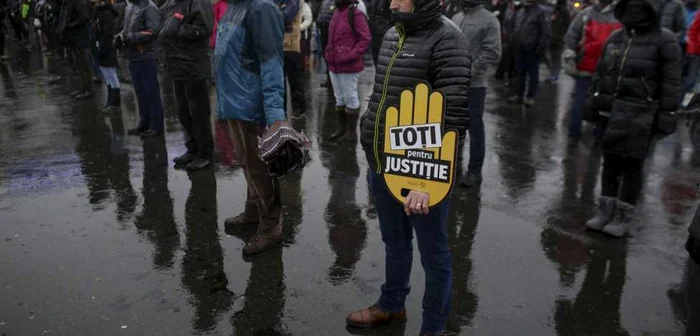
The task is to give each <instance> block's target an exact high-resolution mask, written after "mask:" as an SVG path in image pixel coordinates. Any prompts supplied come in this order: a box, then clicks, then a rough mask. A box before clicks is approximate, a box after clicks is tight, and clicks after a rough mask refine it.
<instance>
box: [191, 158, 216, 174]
mask: <svg viewBox="0 0 700 336" xmlns="http://www.w3.org/2000/svg"><path fill="white" fill-rule="evenodd" d="M210 164H211V161H210V160H209V159H204V158H197V159H195V160H194V161H192V162H190V163H188V164H187V167H186V168H187V170H189V171H195V170H202V169H204V168H207V167H209V165H210Z"/></svg>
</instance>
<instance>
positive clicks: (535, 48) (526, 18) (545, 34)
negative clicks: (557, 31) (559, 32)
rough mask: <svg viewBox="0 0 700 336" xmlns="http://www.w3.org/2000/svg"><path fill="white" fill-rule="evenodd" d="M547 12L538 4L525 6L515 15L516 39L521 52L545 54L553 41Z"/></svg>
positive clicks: (514, 40) (514, 30)
mask: <svg viewBox="0 0 700 336" xmlns="http://www.w3.org/2000/svg"><path fill="white" fill-rule="evenodd" d="M547 16H548V14H547V12H546V11H545V10H544V9H543V8H542V7H540V6H539V5H537V4H534V5H530V6H527V5H524V6H523V7H522V8H521V9H519V10H518V11H517V12H516V13H515V26H514V29H513V32H514V36H513V37H514V39H513V40H511V41H513V42H514V43H515V46H516V47H517V48H518V49H519V50H524V51H529V52H535V53H539V54H541V53H543V52H544V51H545V50H547V48H548V47H549V43H550V41H551V39H552V27H551V23H550V21H549V18H548V17H547Z"/></svg>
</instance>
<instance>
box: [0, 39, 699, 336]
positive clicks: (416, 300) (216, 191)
mask: <svg viewBox="0 0 700 336" xmlns="http://www.w3.org/2000/svg"><path fill="white" fill-rule="evenodd" d="M25 52H26V51H25ZM34 55H36V53H34ZM18 60H21V61H17V62H15V63H12V64H10V65H2V64H0V96H2V99H0V218H1V219H2V220H1V221H0V222H1V223H2V230H0V254H1V255H2V256H3V258H0V268H1V269H2V270H3V272H2V275H0V291H2V298H3V300H2V304H0V334H2V335H35V334H59V335H75V334H90V335H93V334H94V335H96V334H106V335H112V334H119V333H121V334H124V333H126V334H133V335H142V334H169V335H192V334H197V335H221V334H227V335H345V334H348V333H358V331H357V330H346V329H345V324H344V318H345V315H346V313H348V312H349V311H351V310H354V309H357V308H361V307H364V306H366V305H369V304H371V303H372V302H373V301H374V300H375V299H376V298H377V297H378V294H379V290H380V289H379V288H380V286H381V283H382V279H383V274H384V267H383V264H384V263H383V245H382V243H381V238H380V235H379V229H378V225H377V219H376V213H375V210H374V208H373V205H372V204H373V202H372V199H371V195H370V194H369V192H368V188H367V180H366V176H367V173H366V167H367V165H366V159H365V158H364V155H363V153H362V151H361V149H360V148H359V146H350V145H338V144H334V143H331V142H329V141H327V138H328V135H329V134H330V133H332V132H333V131H334V126H335V116H334V115H333V113H332V111H333V102H332V95H331V94H329V92H327V90H326V89H325V88H321V87H320V86H319V85H318V81H317V78H316V77H312V78H311V80H310V84H309V86H310V87H309V92H311V93H312V94H311V95H309V97H308V99H309V106H312V108H310V109H309V111H307V112H306V115H305V116H303V117H298V118H293V119H291V122H292V124H293V126H294V127H295V128H296V129H298V130H304V131H305V132H306V133H307V134H308V135H309V137H310V139H312V141H313V147H314V149H313V152H312V161H311V162H310V163H309V165H308V166H307V167H306V169H305V170H304V171H303V172H298V173H293V174H290V175H289V176H286V177H285V178H284V179H283V185H284V187H283V190H282V192H283V200H284V204H285V206H284V209H283V214H284V217H283V224H284V231H285V240H284V244H282V246H280V247H279V248H277V249H275V250H273V251H270V252H269V253H265V254H263V255H261V256H257V257H254V258H250V259H244V258H243V257H242V255H241V252H240V250H241V248H242V246H243V243H244V241H245V240H246V239H247V238H248V237H249V235H250V234H252V232H248V233H246V232H236V233H235V234H234V233H227V232H225V231H224V228H223V224H222V222H223V219H224V218H227V217H230V216H233V215H235V214H237V213H238V212H239V211H241V209H242V207H243V203H244V200H245V190H246V189H245V181H244V179H243V175H242V172H241V171H240V170H239V169H238V168H237V166H236V164H235V161H236V157H235V155H234V153H232V151H231V148H232V147H231V146H230V143H229V142H228V137H227V136H226V128H225V126H224V125H223V124H220V123H217V122H216V121H214V123H215V125H214V129H215V133H216V134H215V137H216V144H217V152H218V153H217V154H218V158H219V160H220V164H219V165H218V166H217V167H216V168H215V169H211V170H208V171H201V172H196V173H186V172H183V171H176V170H174V169H173V167H172V163H171V160H172V158H173V157H175V156H176V155H178V154H180V153H181V152H182V151H184V144H183V139H182V133H181V130H180V127H179V125H178V123H177V120H176V118H175V116H174V114H173V105H172V104H173V100H172V92H171V91H172V88H171V86H170V85H169V84H167V83H168V78H167V76H164V77H163V78H162V81H163V83H164V84H163V85H162V88H163V96H164V101H165V103H166V110H167V111H166V128H167V135H166V137H165V138H164V139H160V140H158V139H148V140H146V141H141V140H140V139H138V138H134V137H128V136H126V135H125V130H126V129H129V128H131V127H133V126H134V125H135V124H136V123H137V112H136V110H135V106H134V96H133V92H132V90H131V89H130V87H129V86H125V87H124V89H123V98H124V99H123V100H124V106H123V108H122V113H119V114H112V115H103V114H101V113H100V112H99V110H98V108H97V106H98V103H97V102H84V103H76V102H72V101H70V100H69V99H67V98H66V96H67V93H68V92H69V88H70V87H71V85H73V83H72V81H71V80H70V76H66V74H67V73H68V71H66V70H65V69H66V68H67V67H68V66H67V65H66V64H64V63H60V62H59V63H56V62H52V61H50V60H45V59H41V58H39V57H36V56H35V57H29V56H27V57H22V58H19V59H18ZM59 74H60V75H63V77H62V78H61V79H59V81H58V82H57V83H55V84H49V81H48V79H49V78H53V77H55V76H56V75H59ZM372 81H373V70H372V69H368V70H367V71H366V72H365V73H364V74H363V76H362V79H361V90H362V91H363V95H364V96H367V94H368V92H369V91H370V90H371V84H372ZM492 84H493V86H494V89H493V90H492V92H490V93H489V95H488V98H487V101H488V103H487V113H486V115H485V121H486V124H487V126H486V129H487V158H486V164H485V168H484V177H485V179H484V184H483V186H482V187H481V188H480V189H478V190H465V189H456V190H455V192H454V194H453V196H452V198H453V201H452V204H453V209H452V214H451V218H450V228H449V237H450V241H451V248H452V253H453V260H454V281H453V282H454V288H453V308H452V311H451V316H450V319H449V323H448V327H447V329H448V334H450V335H467V334H473V335H559V336H564V335H600V336H606V335H680V334H682V329H683V324H684V323H685V318H684V309H685V307H684V305H683V293H684V290H685V289H684V286H683V283H684V276H685V273H686V271H685V269H686V260H687V257H686V253H685V252H684V250H683V243H684V242H685V238H686V232H685V230H686V227H687V224H688V223H689V221H690V218H691V217H692V214H693V212H694V211H693V210H694V209H695V207H696V204H697V197H698V196H697V193H696V190H695V183H696V182H697V181H698V180H699V178H700V172H698V169H697V167H698V165H700V156H699V155H698V154H697V153H696V152H693V151H692V149H691V148H690V146H689V144H688V140H687V134H686V133H685V130H684V129H683V128H681V129H682V130H681V132H680V133H679V134H677V135H674V136H671V137H669V138H667V139H664V140H662V141H660V142H658V143H657V144H656V145H655V148H654V151H653V155H652V156H651V158H650V159H649V160H648V162H647V167H646V171H645V174H646V178H645V180H646V184H645V190H644V196H643V199H642V201H641V205H640V209H639V212H640V213H639V215H640V216H639V217H640V220H639V225H638V226H637V227H636V228H635V229H634V231H633V234H632V238H630V239H628V240H626V241H613V240H610V239H607V238H605V237H603V236H600V235H597V234H593V233H589V232H586V231H585V230H584V229H583V223H584V222H585V220H586V218H588V217H589V216H590V215H591V214H592V212H593V210H594V204H595V199H596V196H597V194H598V193H599V187H598V180H599V174H600V162H601V153H600V151H599V150H598V149H596V148H595V147H592V146H591V144H592V139H591V137H590V133H591V130H587V131H588V136H587V137H584V139H583V140H582V142H581V143H578V144H568V143H567V140H566V134H565V128H564V127H563V126H562V125H564V123H565V114H566V109H567V105H568V102H569V98H570V97H569V92H570V91H571V89H572V82H571V81H569V80H563V81H562V82H561V83H560V84H558V86H547V87H545V88H544V90H543V94H542V97H541V99H540V100H539V101H538V105H537V106H536V107H535V108H533V109H530V110H524V109H521V108H519V107H514V106H507V105H504V104H503V101H504V98H505V97H507V88H504V87H502V86H500V84H499V83H495V82H494V83H492ZM101 98H102V96H99V97H98V99H97V101H99V100H100V99H101ZM365 104H366V101H365ZM414 269H415V270H414V274H413V278H412V283H413V288H414V290H413V293H412V294H411V295H410V297H409V299H408V302H407V306H408V308H409V320H408V322H406V323H405V324H396V325H391V326H386V327H382V328H379V329H377V330H372V331H366V332H365V333H362V334H367V335H404V334H406V335H408V334H417V332H418V327H419V325H420V296H421V293H422V288H423V286H424V277H423V274H422V272H421V271H420V267H419V266H418V265H416V266H415V267H414Z"/></svg>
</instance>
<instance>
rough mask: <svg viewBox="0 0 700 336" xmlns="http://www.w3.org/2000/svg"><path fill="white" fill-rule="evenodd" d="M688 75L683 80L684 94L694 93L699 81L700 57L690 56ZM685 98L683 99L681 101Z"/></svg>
mask: <svg viewBox="0 0 700 336" xmlns="http://www.w3.org/2000/svg"><path fill="white" fill-rule="evenodd" d="M687 57H688V74H687V75H686V76H685V78H684V80H683V94H686V93H688V92H690V91H692V90H693V89H694V88H695V83H696V82H697V79H698V72H699V71H700V57H699V56H695V55H688V56H687ZM682 99H683V97H681V100H682Z"/></svg>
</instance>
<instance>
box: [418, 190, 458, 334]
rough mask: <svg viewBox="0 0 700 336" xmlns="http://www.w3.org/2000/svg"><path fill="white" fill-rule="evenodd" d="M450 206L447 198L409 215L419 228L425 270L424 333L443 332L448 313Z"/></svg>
mask: <svg viewBox="0 0 700 336" xmlns="http://www.w3.org/2000/svg"><path fill="white" fill-rule="evenodd" d="M449 208H450V206H449V200H445V201H443V203H441V204H440V205H438V206H436V207H433V208H432V209H430V213H429V214H428V215H422V216H410V217H409V221H410V222H411V225H412V226H413V227H414V229H415V230H416V238H417V239H418V249H419V250H420V255H421V264H423V270H424V271H425V293H424V294H423V325H422V326H421V332H431V333H440V332H442V331H443V329H444V328H445V324H446V322H447V318H448V316H449V311H450V297H451V296H450V293H451V291H452V256H451V254H450V248H449V244H448V239H447V217H448V215H449Z"/></svg>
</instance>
